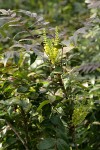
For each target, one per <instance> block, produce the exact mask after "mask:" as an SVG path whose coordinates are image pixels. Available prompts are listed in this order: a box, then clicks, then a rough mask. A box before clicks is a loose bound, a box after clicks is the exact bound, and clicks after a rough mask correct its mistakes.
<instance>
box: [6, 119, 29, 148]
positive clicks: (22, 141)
mask: <svg viewBox="0 0 100 150" xmlns="http://www.w3.org/2000/svg"><path fill="white" fill-rule="evenodd" d="M6 123H7V125H8V126H9V127H10V128H11V129H12V131H13V132H14V133H15V134H16V136H17V137H18V139H19V140H20V141H21V143H22V144H23V146H24V147H25V149H26V150H29V149H28V147H27V145H26V143H25V141H24V140H23V139H22V138H21V136H20V135H19V133H18V132H17V131H16V129H15V128H14V127H13V126H12V124H11V123H10V122H8V121H7V120H6Z"/></svg>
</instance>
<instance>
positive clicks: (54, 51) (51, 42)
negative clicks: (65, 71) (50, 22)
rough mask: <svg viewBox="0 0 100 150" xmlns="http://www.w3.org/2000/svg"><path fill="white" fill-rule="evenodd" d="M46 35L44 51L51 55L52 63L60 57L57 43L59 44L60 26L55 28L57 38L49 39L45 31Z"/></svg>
mask: <svg viewBox="0 0 100 150" xmlns="http://www.w3.org/2000/svg"><path fill="white" fill-rule="evenodd" d="M43 35H44V51H45V53H46V54H47V56H48V57H49V59H50V61H51V63H52V64H55V63H56V61H57V58H58V54H59V50H58V48H57V45H58V44H59V36H58V28H57V27H56V29H55V38H54V39H47V36H46V31H45V29H44V31H43Z"/></svg>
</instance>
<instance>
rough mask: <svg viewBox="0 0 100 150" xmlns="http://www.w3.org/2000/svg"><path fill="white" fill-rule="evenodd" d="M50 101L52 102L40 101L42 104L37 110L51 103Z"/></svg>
mask: <svg viewBox="0 0 100 150" xmlns="http://www.w3.org/2000/svg"><path fill="white" fill-rule="evenodd" d="M49 103H50V101H49V100H45V101H43V102H42V103H40V105H39V107H38V109H37V111H40V110H41V109H42V107H43V106H45V105H47V104H49Z"/></svg>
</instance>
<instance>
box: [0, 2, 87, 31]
mask: <svg viewBox="0 0 100 150" xmlns="http://www.w3.org/2000/svg"><path fill="white" fill-rule="evenodd" d="M0 8H2V9H16V10H17V9H23V10H27V11H31V12H36V13H38V14H41V15H43V16H44V18H45V19H46V20H48V21H50V23H51V24H52V26H53V25H54V26H57V25H60V27H62V28H64V27H66V30H67V32H68V33H70V32H71V31H74V30H76V29H78V28H80V27H81V26H82V24H83V22H84V20H85V19H86V18H88V16H89V10H88V9H87V6H86V4H85V3H84V0H81V1H80V0H52V1H50V0H48V1H46V0H13V1H12V0H1V1H0Z"/></svg>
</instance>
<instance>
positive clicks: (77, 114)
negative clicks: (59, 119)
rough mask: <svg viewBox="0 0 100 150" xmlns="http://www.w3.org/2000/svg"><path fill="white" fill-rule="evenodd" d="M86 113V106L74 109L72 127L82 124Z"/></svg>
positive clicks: (87, 110) (87, 111)
mask: <svg viewBox="0 0 100 150" xmlns="http://www.w3.org/2000/svg"><path fill="white" fill-rule="evenodd" d="M88 113H89V109H88V106H84V105H80V106H77V107H75V109H74V112H73V115H72V122H73V124H74V126H77V125H79V124H80V123H82V122H83V121H84V119H85V117H86V116H87V114H88Z"/></svg>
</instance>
